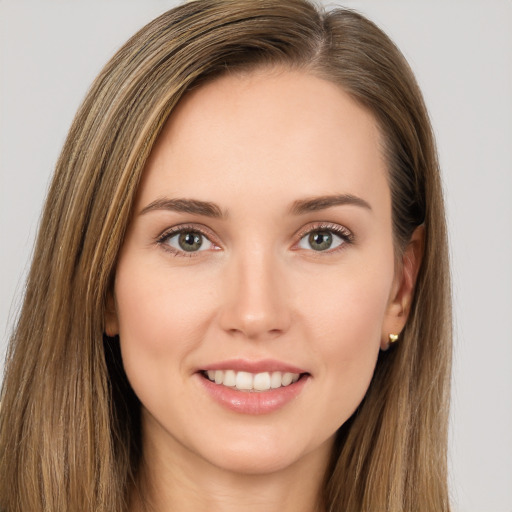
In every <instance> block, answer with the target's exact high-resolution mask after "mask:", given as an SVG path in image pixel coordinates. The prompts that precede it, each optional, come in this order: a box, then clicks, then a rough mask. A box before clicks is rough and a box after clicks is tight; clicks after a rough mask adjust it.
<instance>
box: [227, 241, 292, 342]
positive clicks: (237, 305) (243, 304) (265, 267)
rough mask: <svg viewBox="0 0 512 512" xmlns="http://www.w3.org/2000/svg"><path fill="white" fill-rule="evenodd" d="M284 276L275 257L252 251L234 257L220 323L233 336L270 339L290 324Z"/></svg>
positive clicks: (230, 266)
mask: <svg viewBox="0 0 512 512" xmlns="http://www.w3.org/2000/svg"><path fill="white" fill-rule="evenodd" d="M290 306H291V302H290V297H289V296H288V293H287V285H286V276H285V272H284V271H283V269H282V267H281V266H280V265H278V262H277V261H276V259H275V257H273V256H272V255H271V254H269V253H266V252H265V251H264V250H252V251H251V252H250V253H246V254H244V255H243V256H241V257H239V258H234V261H232V262H231V264H230V265H229V268H226V275H225V279H224V282H223V300H222V309H221V312H220V324H221V327H222V329H224V331H226V332H228V333H230V334H232V335H240V336H244V337H246V338H248V339H251V340H265V339H273V338H276V337H278V336H279V335H282V334H283V333H284V332H286V331H287V330H288V329H289V327H290V324H291V313H290Z"/></svg>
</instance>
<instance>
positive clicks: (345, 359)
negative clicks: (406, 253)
mask: <svg viewBox="0 0 512 512" xmlns="http://www.w3.org/2000/svg"><path fill="white" fill-rule="evenodd" d="M391 261H392V260H391ZM389 268H391V269H392V264H391V266H390V267H389ZM389 268H386V271H385V272H384V271H383V270H382V271H380V272H371V273H369V272H365V271H362V272H357V271H355V269H352V271H351V272H350V273H348V272H346V273H345V272H343V273H340V274H339V275H338V276H336V275H335V276H332V279H331V280H326V281H325V283H324V285H325V286H324V287H323V289H324V291H323V293H318V291H317V292H315V294H314V297H312V298H310V300H309V301H308V302H309V303H310V304H311V305H314V307H313V308H311V309H310V314H309V322H308V327H309V338H310V339H315V340H316V343H315V344H314V345H313V346H314V350H315V352H316V356H317V360H318V361H320V365H321V366H320V369H319V375H320V376H322V386H323V391H322V393H321V394H320V396H322V403H321V404H320V409H323V410H324V411H327V414H326V415H324V416H323V417H324V419H325V421H326V424H328V423H330V424H331V425H332V426H333V427H335V428H337V427H339V426H341V425H342V424H343V423H344V422H345V421H346V420H347V419H348V418H349V417H350V416H351V415H352V413H353V412H354V411H355V409H356V408H357V406H358V405H359V404H360V403H361V401H362V399H363V397H364V395H365V394H366V391H367V389H368V386H369V384H370V382H371V379H372V376H373V372H374V369H375V364H376V361H377V357H378V354H379V350H380V341H381V335H382V324H383V321H384V316H385V312H386V307H387V301H388V295H389V290H390V286H391V282H392V271H389Z"/></svg>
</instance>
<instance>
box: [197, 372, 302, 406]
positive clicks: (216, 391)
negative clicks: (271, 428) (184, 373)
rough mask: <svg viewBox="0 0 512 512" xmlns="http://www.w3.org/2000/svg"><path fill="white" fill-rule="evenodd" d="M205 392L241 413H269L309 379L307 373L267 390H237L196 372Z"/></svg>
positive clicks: (282, 404)
mask: <svg viewBox="0 0 512 512" xmlns="http://www.w3.org/2000/svg"><path fill="white" fill-rule="evenodd" d="M197 375H198V377H199V379H200V380H201V383H202V385H203V386H204V389H205V390H206V392H207V393H209V395H210V396H211V397H212V398H213V399H214V400H215V401H216V402H218V403H219V404H221V405H223V406H225V407H227V408H228V409H231V410H232V411H235V412H238V413H241V414H254V415H256V414H269V413H271V412H274V411H277V410H279V409H281V408H282V407H284V406H285V405H287V404H288V403H290V402H291V401H292V400H294V399H295V398H297V397H298V396H299V394H300V393H301V391H302V390H303V389H304V386H305V384H306V382H307V381H308V380H309V376H308V375H302V376H301V378H300V379H299V380H298V381H297V382H294V383H293V384H290V385H289V386H283V387H280V388H277V389H269V390H268V391H239V390H237V389H233V388H228V387H226V386H223V385H222V384H215V382H212V381H211V380H209V379H207V378H206V377H204V376H203V375H201V374H197Z"/></svg>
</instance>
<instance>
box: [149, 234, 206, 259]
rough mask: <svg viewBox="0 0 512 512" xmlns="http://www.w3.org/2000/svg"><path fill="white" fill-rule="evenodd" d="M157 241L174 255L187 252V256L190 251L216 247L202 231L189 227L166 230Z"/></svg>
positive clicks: (194, 251) (189, 254) (201, 250)
mask: <svg viewBox="0 0 512 512" xmlns="http://www.w3.org/2000/svg"><path fill="white" fill-rule="evenodd" d="M158 243H159V244H161V245H163V246H164V247H165V248H166V249H168V250H171V252H174V253H175V254H176V255H180V254H181V255H185V254H183V253H187V255H188V256H191V255H192V254H191V253H196V252H203V251H208V250H211V249H215V248H216V246H215V245H214V244H213V243H212V242H211V241H210V240H209V239H208V237H207V236H206V235H205V234H204V233H201V232H200V231H198V230H195V229H189V228H181V229H179V230H173V231H171V232H167V233H165V234H164V235H163V236H162V237H161V238H160V239H159V240H158Z"/></svg>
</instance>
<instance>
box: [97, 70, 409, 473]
mask: <svg viewBox="0 0 512 512" xmlns="http://www.w3.org/2000/svg"><path fill="white" fill-rule="evenodd" d="M400 290H401V278H400V276H399V275H398V274H397V273H396V272H395V259H394V250H393V244H392V226H391V201H390V191H389V187H388V182H387V171H386V164H385V161H384V158H383V155H382V151H381V144H380V134H379V130H378V127H377V124H376V122H375V119H374V118H373V116H372V115H371V114H370V113H368V112H367V111H366V110H364V109H363V108H362V107H360V106H358V104H356V103H355V102H354V101H353V100H352V99H351V98H350V97H349V96H348V95H347V94H346V93H344V92H343V90H341V89H340V88H339V87H338V86H336V85H334V84H332V83H330V82H327V81H324V80H322V79H319V78H317V77H314V76H312V75H310V74H306V73H304V72H292V71H284V70H281V71H277V70H273V71H258V72H254V73H251V74H248V75H243V76H241V75H235V76H233V75H231V76H227V77H223V78H220V79H217V80H216V81H214V82H212V83H210V84H208V85H205V86H203V87H202V88H199V89H198V90H196V91H194V92H192V93H190V94H189V95H188V96H187V97H186V98H185V99H184V100H182V101H181V103H180V104H179V106H178V108H177V109H176V110H175V111H174V113H173V114H172V116H171V118H170V119H169V121H168V122H167V124H166V126H165V129H164V131H163V132H162V134H161V136H160V137H159V140H158V142H157V144H156V146H155V147H154V149H153V151H152V154H151V157H150V159H149V161H148V163H147V166H146V169H145V172H144V175H143V180H142V182H141V185H140V190H139V193H138V197H137V200H136V204H135V208H134V213H133V219H132V221H131V224H130V226H129V230H128V233H127V236H126V239H125V242H124V246H123V248H122V251H121V254H120V258H119V263H118V267H117V272H116V279H115V289H114V301H113V302H114V304H115V311H114V312H113V313H111V314H109V315H108V321H107V322H108V323H107V331H108V332H109V333H119V335H120V343H121V351H122V357H123V364H124V367H125V370H126V374H127V376H128V379H129V381H130V383H131V385H132V387H133V389H134V391H135V393H136V394H137V396H138V397H139V398H140V400H141V403H142V420H143V427H144V436H145V441H146V443H150V444H151V443H152V444H153V445H154V446H156V447H157V449H158V450H160V451H164V452H165V451H168V452H169V453H172V454H173V456H175V457H176V456H177V455H176V454H177V453H180V457H182V458H183V459H184V460H188V461H191V460H196V461H201V463H206V464H210V465H212V466H214V467H218V468H224V469H227V470H230V471H237V472H247V473H257V472H269V471H276V470H280V469H284V468H286V467H289V466H291V465H293V464H300V463H301V461H305V460H309V461H311V460H317V461H320V460H321V461H323V463H325V461H326V457H327V456H328V453H329V450H330V447H331V444H332V440H333V436H334V434H335V432H336V430H337V429H338V428H339V427H340V426H341V425H342V424H343V423H344V422H345V421H346V420H347V419H348V418H349V417H350V416H351V414H352V413H353V412H354V410H355V409H356V407H357V406H358V404H359V403H360V402H361V400H362V398H363V397H364V395H365V392H366V390H367V388H368V386H369V383H370V380H371V378H372V374H373V371H374V367H375V364H376V360H377V356H378V352H379V349H380V348H381V347H383V345H384V344H385V343H386V341H385V340H387V336H388V335H389V333H390V332H399V331H400V329H401V327H402V326H403V322H404V319H403V318H402V317H401V315H400V313H399V310H400V304H398V302H399V300H401V298H400V297H399V291H400Z"/></svg>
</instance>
